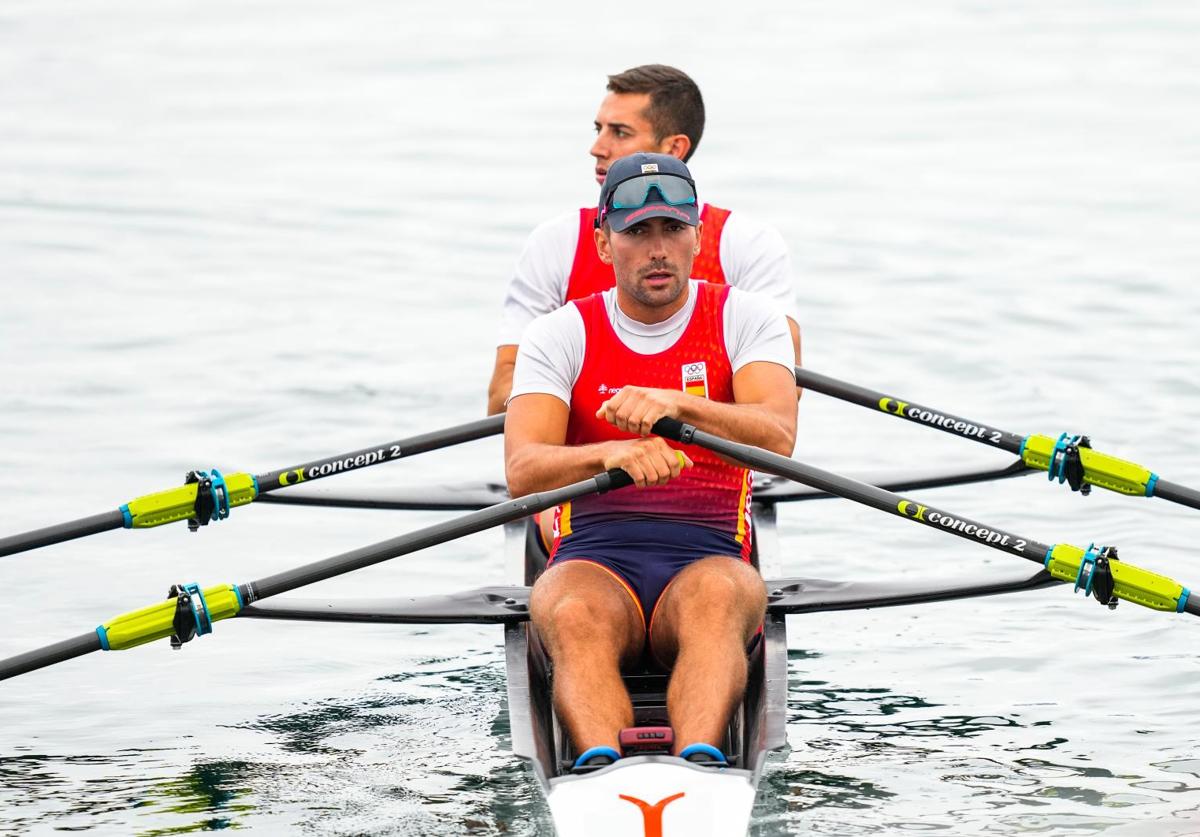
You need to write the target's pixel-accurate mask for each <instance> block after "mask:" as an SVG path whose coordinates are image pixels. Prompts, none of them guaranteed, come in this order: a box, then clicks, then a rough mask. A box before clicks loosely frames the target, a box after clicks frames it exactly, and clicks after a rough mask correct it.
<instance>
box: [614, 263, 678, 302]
mask: <svg viewBox="0 0 1200 837" xmlns="http://www.w3.org/2000/svg"><path fill="white" fill-rule="evenodd" d="M666 271H670V273H671V275H672V277H673V278H672V281H671V282H670V283H669V284H667V285H666V286H664V287H662V288H649V287H647V286H646V285H644V284H643V283H642V280H643V279H644V278H645V277H646V276H648V275H649V274H651V273H663V272H666ZM624 284H625V290H626V292H627V293H628V294H629V295H630V296H631V297H633V298H634V300H636V301H637V303H638V304H639V305H644V306H646V307H647V308H665V307H667V306H670V305H673V304H674V303H675V301H676V300H677V299H679V295H680V294H682V293H683V289H684V288H685V287H686V286H687V279H686V278H685V277H684V276H683V275H682V271H679V270H676V269H675V266H674V265H672V264H671V263H670V262H666V261H663V262H654V263H652V264H650V265H647V266H646V267H644V268H642V269H641V270H639V271H638V272H637V275H636V276H634V277H633V279H632V281H627V282H625V283H624Z"/></svg>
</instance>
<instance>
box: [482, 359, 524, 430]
mask: <svg viewBox="0 0 1200 837" xmlns="http://www.w3.org/2000/svg"><path fill="white" fill-rule="evenodd" d="M516 365H517V347H516V346H498V347H497V348H496V364H495V366H494V367H493V368H492V380H491V381H490V382H489V383H488V394H487V414H488V415H489V416H494V415H496V414H497V413H503V412H504V402H506V401H507V400H508V396H509V394H510V393H511V392H512V382H513V370H514V369H515V368H516Z"/></svg>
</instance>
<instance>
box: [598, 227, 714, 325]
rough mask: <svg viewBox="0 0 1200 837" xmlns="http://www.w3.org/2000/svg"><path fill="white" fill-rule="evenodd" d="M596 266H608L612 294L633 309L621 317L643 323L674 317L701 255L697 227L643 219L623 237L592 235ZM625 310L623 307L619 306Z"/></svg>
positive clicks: (603, 232)
mask: <svg viewBox="0 0 1200 837" xmlns="http://www.w3.org/2000/svg"><path fill="white" fill-rule="evenodd" d="M596 248H597V251H598V252H599V254H600V259H601V261H604V262H607V263H609V264H611V265H612V266H613V273H615V274H616V277H617V289H618V291H619V292H620V294H621V295H622V297H623V298H624V299H625V300H630V301H632V302H633V303H634V308H635V309H636V310H626V313H627V314H629V315H630V316H633V317H634V318H635V319H639V320H642V321H643V322H657V321H659V320H663V319H666V318H667V317H669V316H671V314H674V313H675V311H677V310H679V308H680V307H681V306H682V305H683V302H685V301H686V299H687V297H685V296H682V294H683V292H684V290H685V289H686V288H687V281H688V277H689V276H691V274H692V262H693V261H694V260H695V258H696V254H698V253H699V252H700V228H699V227H693V226H690V225H688V224H685V223H683V222H682V221H678V220H676V219H674V218H647V219H646V220H645V221H639V222H638V223H636V224H634V225H633V226H631V227H629V228H628V229H626V230H623V231H622V232H613V231H612V230H608V229H600V230H597V231H596ZM623 307H624V306H623Z"/></svg>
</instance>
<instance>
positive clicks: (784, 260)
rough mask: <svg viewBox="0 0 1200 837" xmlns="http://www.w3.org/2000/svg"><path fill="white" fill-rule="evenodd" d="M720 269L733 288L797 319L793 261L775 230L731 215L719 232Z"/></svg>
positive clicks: (742, 215) (751, 217)
mask: <svg viewBox="0 0 1200 837" xmlns="http://www.w3.org/2000/svg"><path fill="white" fill-rule="evenodd" d="M721 269H722V270H723V271H724V272H725V281H726V282H728V283H729V284H730V285H732V286H733V287H735V288H741V289H742V290H743V291H750V292H751V293H756V294H762V295H764V296H766V297H768V298H769V299H771V300H773V301H774V303H775V305H776V306H777V307H778V310H779V311H780V312H781V313H783V314H785V315H787V316H789V317H791V318H792V319H793V320H795V319H797V318H796V288H795V284H794V282H793V278H792V260H791V257H790V256H789V254H788V249H787V244H786V243H784V240H783V236H782V235H780V234H779V231H778V230H776V229H775V228H774V227H769V226H767V225H766V224H763V223H760V222H759V221H757V220H755V219H754V217H753V216H747V215H745V214H744V213H742V212H736V211H735V212H730V213H729V217H728V218H727V219H725V226H724V227H723V228H722V230H721Z"/></svg>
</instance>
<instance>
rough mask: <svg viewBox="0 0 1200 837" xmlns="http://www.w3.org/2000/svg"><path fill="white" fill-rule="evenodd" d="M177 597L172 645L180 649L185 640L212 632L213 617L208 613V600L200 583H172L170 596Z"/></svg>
mask: <svg viewBox="0 0 1200 837" xmlns="http://www.w3.org/2000/svg"><path fill="white" fill-rule="evenodd" d="M171 597H173V598H175V620H174V627H175V634H174V636H172V637H171V647H172V648H174V649H176V650H179V648H181V647H182V646H183V644H184V643H185V642H188V641H189V640H191V639H192V638H193V637H197V636H204V635H205V634H211V633H212V618H211V617H210V616H209V613H208V602H206V601H205V600H204V593H203V592H202V591H201V590H200V585H199V584H196V583H194V582H193V583H191V584H176V585H172V587H171V592H170V593H169V594H168V598H171Z"/></svg>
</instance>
